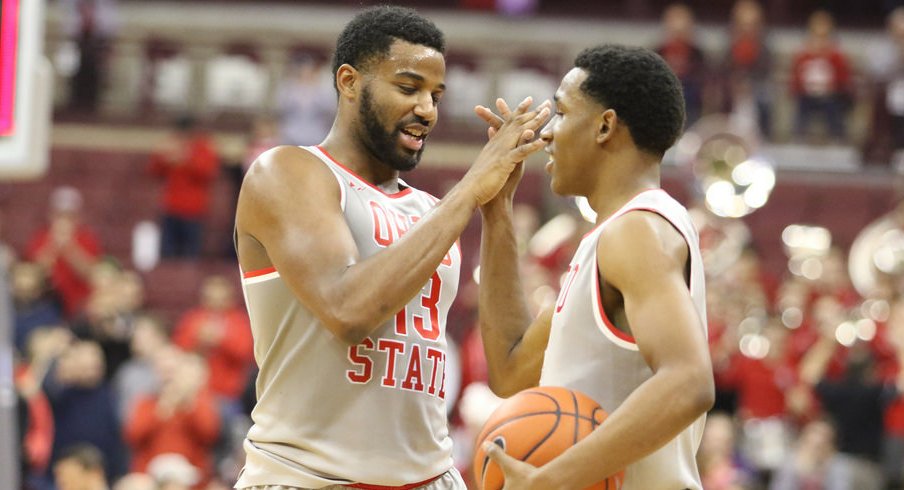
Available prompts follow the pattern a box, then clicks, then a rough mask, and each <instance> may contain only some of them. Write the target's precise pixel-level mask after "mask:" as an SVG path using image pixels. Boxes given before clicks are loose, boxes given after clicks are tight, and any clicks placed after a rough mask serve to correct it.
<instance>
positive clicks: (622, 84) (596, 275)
mask: <svg viewBox="0 0 904 490" xmlns="http://www.w3.org/2000/svg"><path fill="white" fill-rule="evenodd" d="M555 102H556V107H555V111H556V112H555V115H554V116H553V119H552V120H551V121H550V122H549V124H548V125H547V126H546V127H545V128H544V129H543V131H542V132H541V134H540V137H541V138H542V139H543V141H545V142H546V143H547V144H548V146H547V152H548V153H549V156H550V161H549V163H547V164H546V170H547V172H548V173H550V174H551V176H552V182H551V187H552V190H553V191H554V192H556V193H557V194H561V195H578V196H586V197H587V199H588V200H589V203H590V205H591V206H592V207H593V209H594V210H595V211H596V212H597V214H598V216H599V218H598V219H597V223H596V226H595V228H594V229H593V230H592V231H591V232H589V233H588V234H587V235H585V237H584V238H583V240H582V241H581V243H580V245H579V247H578V249H577V251H576V253H575V256H574V258H573V259H572V261H571V264H570V266H569V270H568V273H567V274H566V276H565V279H564V281H563V284H562V288H561V291H560V293H559V296H558V300H557V302H556V304H555V305H554V306H552V307H551V308H550V309H549V310H548V311H546V312H545V313H543V314H541V315H540V316H539V318H537V319H533V318H531V317H529V316H528V313H527V309H526V308H525V301H524V298H523V295H522V294H521V293H520V291H521V288H520V287H519V283H520V281H519V278H518V267H517V258H516V255H515V251H516V248H515V238H514V233H513V228H512V219H511V209H512V194H513V192H514V188H515V187H516V184H517V181H518V179H519V178H520V173H519V172H514V173H513V174H512V176H511V178H510V181H509V182H508V183H507V184H506V186H505V187H504V189H503V191H502V192H500V194H499V195H498V196H497V197H496V198H495V199H493V200H491V201H490V202H489V203H487V204H486V205H484V206H482V207H481V212H482V215H483V219H484V222H483V223H484V224H483V239H482V244H481V278H480V279H481V280H480V299H479V307H480V325H481V329H482V335H483V339H484V345H485V349H486V355H487V359H488V363H489V377H490V384H491V387H492V388H493V389H494V390H495V391H496V392H497V393H499V394H502V395H508V394H512V393H514V392H516V391H518V390H521V389H524V388H528V387H531V386H534V385H536V384H537V383H539V384H540V385H557V386H565V387H568V388H572V389H576V390H579V391H582V392H584V393H587V394H588V395H590V396H591V397H593V398H594V399H596V400H597V401H598V402H599V403H600V404H601V405H602V407H603V409H605V410H606V412H608V413H609V414H610V415H609V417H608V418H607V419H606V421H605V422H603V424H602V425H601V426H600V427H599V428H598V429H597V430H596V431H595V432H594V433H592V434H591V435H590V436H588V437H587V438H585V439H583V440H581V441H580V442H579V443H577V444H576V445H575V446H573V447H571V448H569V449H568V450H567V451H566V452H564V453H563V454H562V455H560V456H559V457H557V458H556V459H554V460H553V461H551V462H550V463H548V464H546V465H544V466H543V467H542V468H540V469H536V468H534V467H533V466H530V465H527V464H524V463H521V462H520V461H517V460H514V459H512V458H510V457H508V456H507V455H505V453H504V452H503V451H502V450H501V449H499V448H497V447H496V446H494V445H491V446H492V448H491V451H490V456H491V457H492V458H493V459H494V460H496V461H497V462H498V463H499V464H500V465H501V466H502V468H503V470H504V471H505V475H506V477H505V480H506V486H505V488H506V489H508V490H515V489H517V490H531V489H537V490H540V489H550V488H561V489H580V488H586V487H588V486H590V485H592V484H593V483H595V482H598V481H601V480H603V479H604V478H606V477H608V476H610V475H612V474H614V473H616V472H617V471H619V470H621V469H623V468H625V469H626V472H625V480H624V486H623V487H622V488H623V489H624V490H679V489H695V490H698V489H700V488H701V484H700V477H699V474H698V471H697V466H696V463H695V459H694V457H695V453H696V450H697V448H698V446H699V444H700V438H701V433H702V431H703V422H704V414H705V412H706V411H707V410H708V409H709V408H710V407H711V405H712V403H713V397H714V393H713V379H712V368H711V364H710V359H709V352H708V349H707V343H706V309H705V303H704V296H705V293H704V279H703V267H702V261H701V258H700V249H699V243H698V237H697V232H696V230H695V229H694V227H693V225H692V224H691V221H690V219H689V218H688V214H687V211H686V210H685V208H684V207H682V206H681V205H680V204H679V203H678V202H677V201H675V200H674V199H672V198H671V197H670V196H669V195H668V194H666V193H665V192H664V191H663V190H662V189H661V188H660V168H659V167H660V162H661V159H662V156H663V153H664V152H665V151H666V150H667V149H668V148H669V147H670V146H671V145H672V144H673V143H674V142H675V140H676V138H677V137H678V135H679V133H680V132H681V128H682V125H683V121H684V105H683V100H682V95H681V88H680V85H679V83H678V80H677V79H676V78H675V76H674V75H673V74H672V73H671V71H669V68H668V66H666V64H665V63H664V62H663V60H662V59H661V58H659V57H658V56H657V55H655V54H653V53H652V52H650V51H647V50H644V49H639V48H627V47H620V46H601V47H596V48H591V49H587V50H585V51H583V52H582V53H581V54H580V55H578V57H577V59H576V60H575V67H574V68H573V69H572V70H571V71H569V72H568V74H566V75H565V77H564V78H563V80H562V82H561V85H560V86H559V89H558V91H557V92H556V94H555ZM478 112H479V114H480V115H481V116H482V117H484V119H486V120H487V121H488V122H489V123H490V124H491V127H495V126H498V124H500V123H501V122H502V121H504V120H506V119H507V118H508V117H509V114H508V110H507V108H506V107H505V106H504V104H503V105H500V112H501V117H498V116H496V115H494V114H493V113H492V112H490V111H489V110H488V109H485V108H480V109H479V110H478ZM491 133H492V130H491Z"/></svg>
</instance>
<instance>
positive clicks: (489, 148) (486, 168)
mask: <svg viewBox="0 0 904 490" xmlns="http://www.w3.org/2000/svg"><path fill="white" fill-rule="evenodd" d="M532 103H533V100H532V99H531V98H530V97H528V98H526V99H524V101H522V102H521V103H520V104H518V107H516V108H515V110H514V111H508V110H507V109H508V107H507V105H505V102H504V101H501V99H499V100H498V101H497V107H504V108H505V112H506V115H505V116H502V119H503V121H502V122H501V123H499V125H498V127H492V125H491V127H492V130H493V134H492V137H491V138H490V141H488V142H487V144H486V145H484V147H483V150H482V151H481V152H480V154H479V155H478V156H477V160H476V161H475V162H474V165H472V166H471V169H470V170H468V173H467V174H465V177H464V178H463V179H462V182H461V184H462V185H464V186H465V187H466V188H467V189H469V191H470V192H472V193H473V195H474V197H475V198H476V199H477V203H478V204H479V205H484V204H486V203H487V202H489V201H490V200H491V199H492V198H493V197H495V196H496V194H498V193H499V191H500V190H501V189H502V188H503V186H504V185H505V184H506V182H507V181H508V180H509V176H510V175H511V174H512V172H513V171H514V170H515V169H516V168H517V167H518V164H519V163H520V162H522V161H524V159H525V158H527V156H528V155H530V154H531V153H533V152H535V151H537V150H539V149H541V148H543V146H544V145H545V142H543V141H542V140H540V139H535V136H536V134H537V132H538V130H539V129H540V127H541V126H542V125H543V123H544V122H545V121H546V120H547V118H549V107H548V105H547V104H543V105H541V106H540V107H538V108H537V109H535V110H529V109H530V106H531V104H532ZM500 112H503V111H502V109H500ZM519 178H520V176H519ZM515 184H517V182H515Z"/></svg>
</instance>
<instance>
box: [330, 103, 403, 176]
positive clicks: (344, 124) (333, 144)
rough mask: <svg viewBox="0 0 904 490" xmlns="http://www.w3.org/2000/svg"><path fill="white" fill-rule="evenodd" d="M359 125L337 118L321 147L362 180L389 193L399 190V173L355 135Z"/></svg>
mask: <svg viewBox="0 0 904 490" xmlns="http://www.w3.org/2000/svg"><path fill="white" fill-rule="evenodd" d="M356 127H357V125H356V124H353V123H351V124H350V123H349V122H348V121H344V120H342V118H341V117H337V118H336V121H335V122H333V127H332V129H330V133H329V134H328V135H327V136H326V138H325V139H324V140H323V142H322V143H320V146H321V147H322V148H323V149H324V150H326V151H327V152H328V153H329V154H330V155H331V156H332V157H333V158H335V159H336V160H337V161H338V162H339V163H341V164H342V165H345V166H346V167H348V168H349V169H350V170H352V171H353V172H355V173H356V174H358V175H359V176H360V177H361V178H363V179H364V180H366V181H367V182H370V183H371V184H373V185H375V186H378V187H380V188H382V189H384V190H387V191H393V189H395V190H397V189H398V187H399V185H398V181H399V171H398V170H395V169H393V168H391V167H389V166H388V165H386V164H385V163H383V162H381V161H380V160H379V159H377V157H375V156H374V155H373V154H371V152H370V151H369V150H368V149H367V148H366V147H365V146H364V145H363V144H362V143H361V138H359V137H358V136H357V135H355V134H354V128H356Z"/></svg>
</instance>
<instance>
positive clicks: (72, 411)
mask: <svg viewBox="0 0 904 490" xmlns="http://www.w3.org/2000/svg"><path fill="white" fill-rule="evenodd" d="M104 371H105V367H104V356H103V352H102V351H101V349H100V346H98V345H97V343H96V342H90V341H77V342H75V343H73V344H72V345H71V346H69V347H68V348H67V349H66V351H65V352H63V353H62V354H61V355H60V356H59V358H58V359H57V360H56V361H55V363H54V365H53V366H52V367H51V370H50V373H49V374H48V375H47V377H46V379H45V380H44V385H43V386H44V392H45V393H47V397H48V398H49V399H50V404H51V407H52V408H53V418H54V427H56V435H55V438H54V445H53V446H54V447H53V454H54V458H53V460H54V461H56V460H57V459H58V458H59V456H60V455H61V454H63V450H64V449H65V448H67V447H69V446H70V445H72V444H76V443H90V444H93V445H94V446H96V447H97V448H98V449H100V451H101V452H102V453H103V455H104V460H105V461H106V470H107V477H108V478H109V479H110V480H113V479H115V478H116V477H119V476H121V475H122V474H124V473H125V467H126V461H125V454H124V451H123V449H124V448H123V442H122V437H121V435H120V428H119V418H118V417H117V416H116V405H115V402H114V400H113V394H112V391H111V390H110V388H109V386H108V385H107V383H106V382H104Z"/></svg>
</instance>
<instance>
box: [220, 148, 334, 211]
mask: <svg viewBox="0 0 904 490" xmlns="http://www.w3.org/2000/svg"><path fill="white" fill-rule="evenodd" d="M333 195H334V196H336V199H337V202H338V196H339V190H338V186H337V184H336V179H335V177H334V176H333V175H332V172H331V171H330V169H329V168H327V166H326V165H325V164H324V163H323V162H321V161H320V159H319V158H317V157H316V156H315V155H313V154H312V153H311V152H309V151H307V150H304V149H302V148H299V147H297V146H277V147H274V148H271V149H269V150H267V151H265V152H264V153H262V154H261V155H260V156H259V157H258V158H257V160H255V161H254V163H253V164H252V165H251V168H250V169H249V170H248V174H247V175H245V179H244V180H243V181H242V189H241V191H240V193H239V203H238V210H237V211H238V214H239V218H241V214H242V212H243V211H246V210H251V209H257V208H260V207H263V208H272V207H274V206H275V207H276V209H278V208H279V206H280V204H289V203H293V204H294V205H295V206H298V205H303V203H304V202H305V201H307V200H308V198H311V199H327V198H329V197H330V196H333ZM265 210H266V209H264V210H263V211H265Z"/></svg>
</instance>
